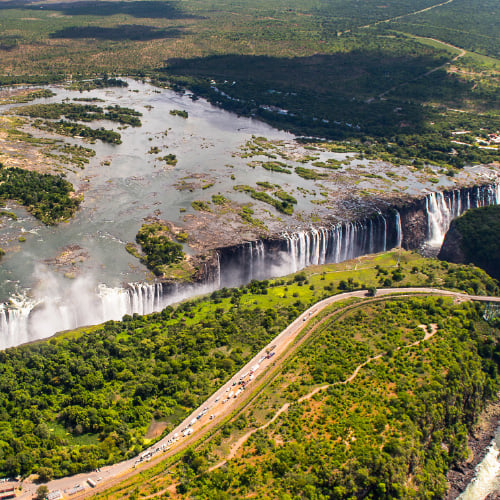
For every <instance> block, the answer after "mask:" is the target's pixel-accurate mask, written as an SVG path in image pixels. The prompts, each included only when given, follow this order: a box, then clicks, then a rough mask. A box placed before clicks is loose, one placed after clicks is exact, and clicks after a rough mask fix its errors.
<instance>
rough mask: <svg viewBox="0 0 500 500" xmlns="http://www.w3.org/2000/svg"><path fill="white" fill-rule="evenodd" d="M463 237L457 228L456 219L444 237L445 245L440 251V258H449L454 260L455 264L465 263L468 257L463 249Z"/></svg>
mask: <svg viewBox="0 0 500 500" xmlns="http://www.w3.org/2000/svg"><path fill="white" fill-rule="evenodd" d="M462 243H463V237H462V235H461V233H460V231H459V230H458V228H457V225H456V223H455V221H453V222H452V223H451V225H450V229H449V231H448V232H447V233H446V236H445V237H444V242H443V246H442V247H441V250H440V251H439V255H438V258H439V259H441V260H447V261H448V262H454V263H455V264H461V263H462V264H463V263H465V262H466V260H467V258H466V256H465V254H464V251H463V249H462Z"/></svg>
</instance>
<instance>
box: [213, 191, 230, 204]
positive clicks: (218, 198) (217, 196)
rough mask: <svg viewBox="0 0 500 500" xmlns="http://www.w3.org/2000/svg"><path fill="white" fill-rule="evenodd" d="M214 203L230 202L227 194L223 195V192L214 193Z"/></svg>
mask: <svg viewBox="0 0 500 500" xmlns="http://www.w3.org/2000/svg"><path fill="white" fill-rule="evenodd" d="M212 203H213V204H214V205H227V204H228V203H229V200H228V199H227V198H226V197H225V196H222V195H221V194H213V195H212Z"/></svg>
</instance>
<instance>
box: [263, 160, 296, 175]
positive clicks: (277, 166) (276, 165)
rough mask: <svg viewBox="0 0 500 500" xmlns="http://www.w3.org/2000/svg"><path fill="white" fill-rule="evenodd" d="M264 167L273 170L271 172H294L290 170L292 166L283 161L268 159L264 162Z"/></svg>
mask: <svg viewBox="0 0 500 500" xmlns="http://www.w3.org/2000/svg"><path fill="white" fill-rule="evenodd" d="M262 167H264V168H265V169H266V170H271V172H281V173H283V174H291V173H292V172H290V170H289V168H290V167H289V166H288V165H286V164H285V163H281V162H280V161H268V162H265V163H262Z"/></svg>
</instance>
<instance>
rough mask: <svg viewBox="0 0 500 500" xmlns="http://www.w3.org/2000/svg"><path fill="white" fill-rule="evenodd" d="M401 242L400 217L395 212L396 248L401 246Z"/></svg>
mask: <svg viewBox="0 0 500 500" xmlns="http://www.w3.org/2000/svg"><path fill="white" fill-rule="evenodd" d="M402 242H403V229H402V227H401V215H399V212H398V211H397V210H396V248H399V247H400V246H401V243H402Z"/></svg>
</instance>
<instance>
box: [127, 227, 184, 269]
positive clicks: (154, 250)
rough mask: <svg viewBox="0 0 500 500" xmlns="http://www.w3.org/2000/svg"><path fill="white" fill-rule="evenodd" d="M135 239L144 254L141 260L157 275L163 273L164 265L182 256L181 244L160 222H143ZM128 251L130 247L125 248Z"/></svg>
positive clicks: (178, 259)
mask: <svg viewBox="0 0 500 500" xmlns="http://www.w3.org/2000/svg"><path fill="white" fill-rule="evenodd" d="M135 239H136V241H137V243H139V244H140V245H141V249H142V253H143V254H144V255H145V257H144V258H142V259H141V260H142V261H143V262H144V263H145V264H146V266H147V267H148V269H151V271H153V272H154V273H155V274H156V275H157V276H161V275H163V274H164V271H165V266H168V265H169V264H174V263H176V262H179V261H181V260H182V259H183V258H184V252H183V251H182V245H181V244H179V243H175V242H173V241H172V240H171V239H170V229H169V228H168V227H167V226H164V225H162V224H160V223H157V222H153V223H150V224H143V225H142V226H141V229H140V230H139V232H138V233H137V236H136V238H135ZM127 251H129V253H132V252H131V249H127Z"/></svg>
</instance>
